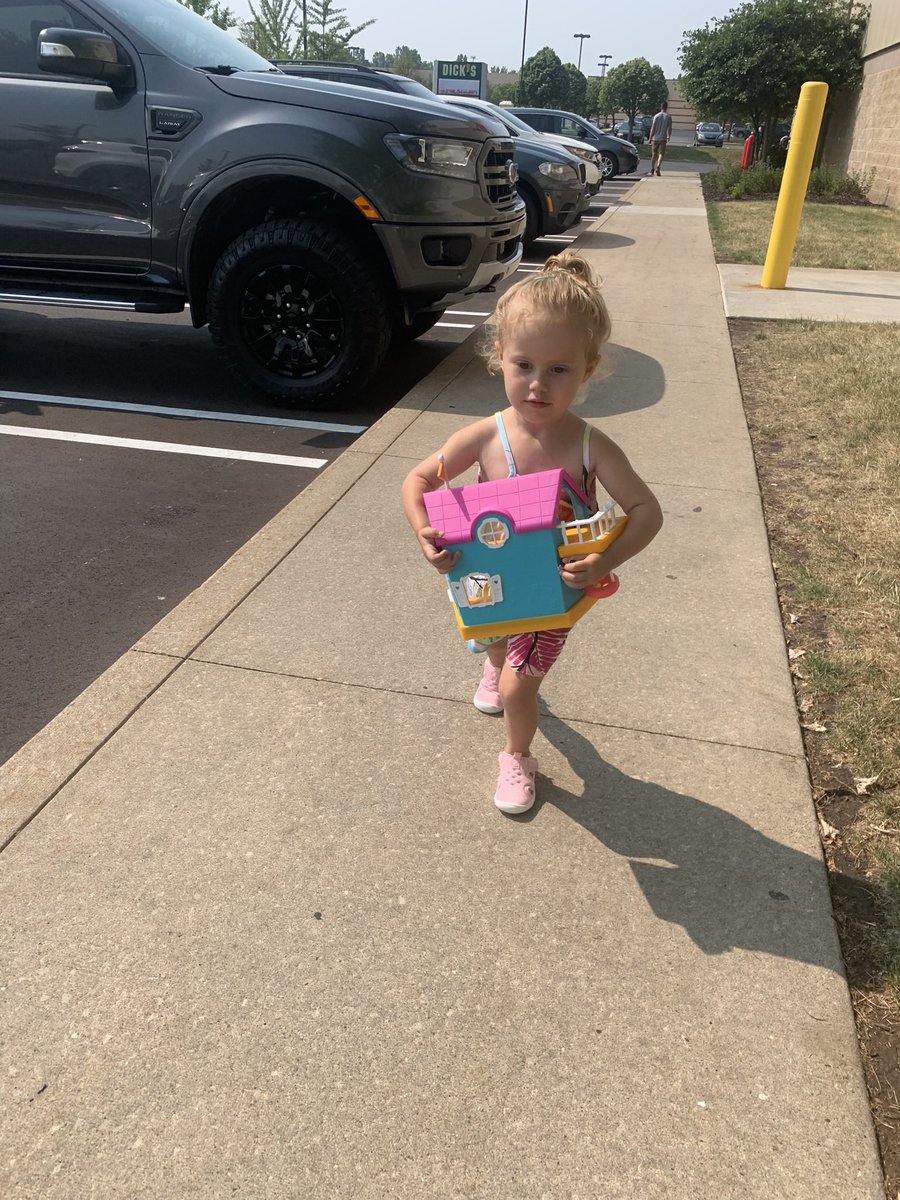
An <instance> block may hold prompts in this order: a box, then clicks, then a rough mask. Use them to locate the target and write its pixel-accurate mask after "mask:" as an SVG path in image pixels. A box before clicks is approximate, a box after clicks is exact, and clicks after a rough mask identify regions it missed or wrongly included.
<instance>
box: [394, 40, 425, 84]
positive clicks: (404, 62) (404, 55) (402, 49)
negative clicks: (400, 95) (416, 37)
mask: <svg viewBox="0 0 900 1200" xmlns="http://www.w3.org/2000/svg"><path fill="white" fill-rule="evenodd" d="M393 59H394V65H393V66H392V67H391V70H392V71H396V73H397V74H398V75H407V76H408V77H409V78H410V79H415V78H417V76H416V74H415V72H416V71H417V70H422V58H421V55H420V54H419V52H418V50H413V49H412V47H411V46H398V47H397V49H396V50H395V51H394V54H393Z"/></svg>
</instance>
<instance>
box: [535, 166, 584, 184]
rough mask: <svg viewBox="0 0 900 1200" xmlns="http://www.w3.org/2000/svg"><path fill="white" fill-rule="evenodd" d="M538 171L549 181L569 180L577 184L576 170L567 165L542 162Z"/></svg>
mask: <svg viewBox="0 0 900 1200" xmlns="http://www.w3.org/2000/svg"><path fill="white" fill-rule="evenodd" d="M538 170H539V171H540V173H541V174H542V175H549V176H550V178H551V179H569V180H572V181H574V182H576V183H577V182H578V169H577V168H576V167H570V166H569V165H568V163H551V162H542V163H541V165H540V166H539V167H538Z"/></svg>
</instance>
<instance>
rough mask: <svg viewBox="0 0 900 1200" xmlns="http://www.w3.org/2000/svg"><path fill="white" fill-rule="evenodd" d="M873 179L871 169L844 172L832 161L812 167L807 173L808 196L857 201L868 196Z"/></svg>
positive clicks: (873, 174)
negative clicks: (859, 172)
mask: <svg viewBox="0 0 900 1200" xmlns="http://www.w3.org/2000/svg"><path fill="white" fill-rule="evenodd" d="M874 179H875V172H874V171H873V170H870V171H863V172H862V173H861V174H858V173H857V172H856V171H848V172H846V173H845V172H844V171H842V170H841V168H840V167H836V166H834V165H833V164H832V163H823V164H822V166H821V167H814V168H813V170H812V171H810V174H809V186H808V187H807V189H806V194H807V195H808V196H834V197H836V198H837V199H839V200H847V201H850V202H851V203H852V202H853V201H855V202H856V203H859V202H860V201H862V200H865V198H866V197H867V196H868V194H869V191H870V189H871V187H872V184H873V182H874Z"/></svg>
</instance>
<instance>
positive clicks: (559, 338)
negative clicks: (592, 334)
mask: <svg viewBox="0 0 900 1200" xmlns="http://www.w3.org/2000/svg"><path fill="white" fill-rule="evenodd" d="M497 352H498V354H499V357H500V366H501V369H502V371H503V384H504V387H505V388H506V397H507V399H508V400H509V403H510V404H511V406H512V407H513V408H514V409H515V411H516V412H517V413H518V414H519V416H520V417H522V418H523V419H524V420H525V421H527V422H528V423H529V424H532V425H534V424H540V425H549V424H552V423H553V422H554V421H558V420H559V419H560V417H563V416H565V414H566V413H567V412H568V411H569V408H570V407H571V405H572V402H573V401H574V400H575V398H576V397H577V395H578V392H579V390H580V388H581V385H582V384H583V383H584V382H585V381H586V380H587V379H589V378H590V377H591V375H592V373H593V371H594V368H595V367H596V366H597V359H596V358H595V359H593V360H589V359H588V348H587V338H586V337H585V335H584V333H582V332H580V331H578V330H573V329H572V327H571V325H568V324H566V323H565V322H562V321H560V320H559V318H557V317H550V316H547V315H545V314H542V313H530V314H526V315H525V316H523V317H521V318H520V319H519V320H517V321H516V322H515V324H514V325H513V327H512V328H511V329H510V331H509V333H508V335H507V337H506V339H505V341H504V342H503V343H501V344H499V345H498V347H497Z"/></svg>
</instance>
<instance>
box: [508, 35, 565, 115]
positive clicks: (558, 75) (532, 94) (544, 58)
mask: <svg viewBox="0 0 900 1200" xmlns="http://www.w3.org/2000/svg"><path fill="white" fill-rule="evenodd" d="M519 91H520V97H519V102H520V103H522V104H528V105H533V106H534V107H536V108H563V107H564V106H565V102H566V98H567V96H568V94H569V78H568V76H567V75H566V72H565V69H564V67H563V65H562V62H561V61H560V58H559V55H557V54H555V53H554V51H553V50H551V49H550V47H549V46H545V47H544V48H543V50H538V52H537V54H533V55H532V56H531V58H529V59H528V61H527V62H526V63H525V65H524V67H523V68H522V75H521V78H520V80H519Z"/></svg>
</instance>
